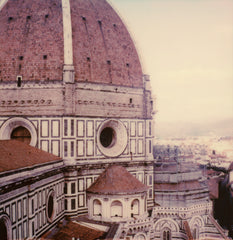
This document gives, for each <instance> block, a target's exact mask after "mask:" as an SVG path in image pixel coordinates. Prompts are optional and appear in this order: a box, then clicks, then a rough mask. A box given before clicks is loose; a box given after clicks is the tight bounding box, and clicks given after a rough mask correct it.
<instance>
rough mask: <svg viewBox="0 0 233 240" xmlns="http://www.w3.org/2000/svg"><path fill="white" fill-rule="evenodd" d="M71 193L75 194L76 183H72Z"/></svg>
mask: <svg viewBox="0 0 233 240" xmlns="http://www.w3.org/2000/svg"><path fill="white" fill-rule="evenodd" d="M71 193H72V194H74V193H75V183H71Z"/></svg>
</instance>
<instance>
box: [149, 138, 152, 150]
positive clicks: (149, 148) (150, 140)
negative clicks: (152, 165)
mask: <svg viewBox="0 0 233 240" xmlns="http://www.w3.org/2000/svg"><path fill="white" fill-rule="evenodd" d="M151 148H152V146H151V140H149V153H151Z"/></svg>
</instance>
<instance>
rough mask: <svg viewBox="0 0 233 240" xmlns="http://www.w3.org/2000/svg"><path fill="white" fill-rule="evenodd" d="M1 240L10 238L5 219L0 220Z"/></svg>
mask: <svg viewBox="0 0 233 240" xmlns="http://www.w3.org/2000/svg"><path fill="white" fill-rule="evenodd" d="M0 233H1V235H0V239H1V240H7V239H8V237H7V227H6V224H5V221H4V219H3V218H1V219H0Z"/></svg>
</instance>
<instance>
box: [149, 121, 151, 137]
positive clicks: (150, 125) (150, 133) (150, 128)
mask: <svg viewBox="0 0 233 240" xmlns="http://www.w3.org/2000/svg"><path fill="white" fill-rule="evenodd" d="M149 135H150V136H151V122H149Z"/></svg>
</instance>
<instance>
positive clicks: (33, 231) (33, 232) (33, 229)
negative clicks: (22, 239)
mask: <svg viewBox="0 0 233 240" xmlns="http://www.w3.org/2000/svg"><path fill="white" fill-rule="evenodd" d="M34 234H35V228H34V222H32V235H34Z"/></svg>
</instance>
